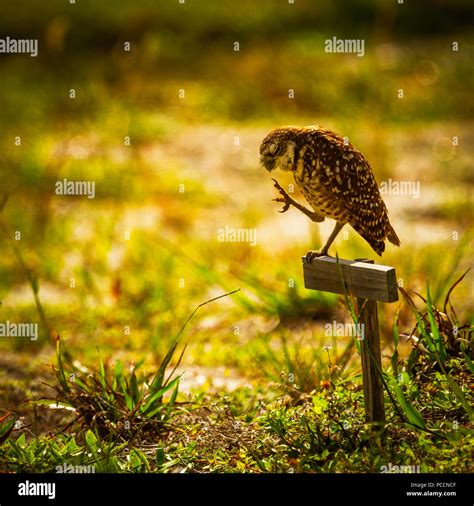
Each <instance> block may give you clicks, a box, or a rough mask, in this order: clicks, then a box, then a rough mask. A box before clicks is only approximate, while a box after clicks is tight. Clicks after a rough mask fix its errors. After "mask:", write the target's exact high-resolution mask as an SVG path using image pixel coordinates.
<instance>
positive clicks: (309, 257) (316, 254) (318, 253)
mask: <svg viewBox="0 0 474 506" xmlns="http://www.w3.org/2000/svg"><path fill="white" fill-rule="evenodd" d="M326 255H327V253H326V252H324V251H321V250H316V251H314V250H310V251H308V253H306V256H305V260H306V263H308V264H310V263H311V262H312V261H313V259H314V258H318V257H323V256H326Z"/></svg>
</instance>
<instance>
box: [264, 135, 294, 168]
mask: <svg viewBox="0 0 474 506" xmlns="http://www.w3.org/2000/svg"><path fill="white" fill-rule="evenodd" d="M300 131H301V128H299V127H293V126H287V127H281V128H275V129H274V130H272V131H271V132H270V133H269V134H268V135H267V136H266V137H265V139H263V141H262V144H261V145H260V163H261V164H262V165H263V166H264V167H265V168H266V169H267V170H268V171H269V172H270V171H272V170H274V169H277V168H279V169H282V170H294V169H295V166H294V165H295V164H294V160H295V147H296V139H297V136H298V134H299V133H300Z"/></svg>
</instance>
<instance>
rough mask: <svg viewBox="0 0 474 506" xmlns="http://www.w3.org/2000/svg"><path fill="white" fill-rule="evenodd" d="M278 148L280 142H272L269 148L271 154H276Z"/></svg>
mask: <svg viewBox="0 0 474 506" xmlns="http://www.w3.org/2000/svg"><path fill="white" fill-rule="evenodd" d="M277 148H278V144H270V147H269V148H268V152H269V153H270V154H271V155H274V154H275V153H276V150H277Z"/></svg>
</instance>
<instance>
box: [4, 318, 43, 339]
mask: <svg viewBox="0 0 474 506" xmlns="http://www.w3.org/2000/svg"><path fill="white" fill-rule="evenodd" d="M0 337H29V338H30V340H31V341H36V340H37V339H38V324H37V323H13V322H11V321H9V320H7V321H6V322H0Z"/></svg>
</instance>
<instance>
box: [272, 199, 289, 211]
mask: <svg viewBox="0 0 474 506" xmlns="http://www.w3.org/2000/svg"><path fill="white" fill-rule="evenodd" d="M273 200H274V201H275V202H282V203H284V204H285V205H284V206H283V209H282V210H281V211H278V212H279V213H286V211H288V209H289V208H290V202H288V200H286V199H283V198H281V197H279V198H277V199H273Z"/></svg>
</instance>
